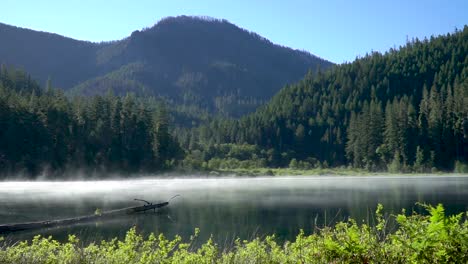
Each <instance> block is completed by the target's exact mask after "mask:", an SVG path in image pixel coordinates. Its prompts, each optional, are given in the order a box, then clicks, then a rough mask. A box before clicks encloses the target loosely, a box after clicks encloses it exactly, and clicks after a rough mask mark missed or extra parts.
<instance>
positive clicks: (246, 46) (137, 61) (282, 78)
mask: <svg viewBox="0 0 468 264" xmlns="http://www.w3.org/2000/svg"><path fill="white" fill-rule="evenodd" d="M0 39H2V44H1V45H0V62H1V63H4V64H7V65H14V66H15V67H21V68H23V69H24V70H26V71H28V72H29V73H30V74H31V75H32V77H33V78H35V79H38V80H39V81H42V82H45V81H46V80H47V79H48V78H50V79H52V82H53V84H54V86H57V87H60V88H62V89H64V90H67V91H68V92H69V93H70V94H78V95H86V96H89V95H96V94H105V93H107V92H108V91H109V90H111V91H113V93H114V94H116V95H124V94H126V93H128V92H132V93H135V94H136V95H138V96H145V97H147V96H162V97H166V98H168V99H171V100H173V101H174V102H177V103H184V104H195V105H198V106H201V107H203V108H206V109H209V110H212V111H218V112H221V113H225V114H228V115H234V116H238V115H241V114H243V113H245V112H248V111H252V110H253V109H255V108H256V107H257V106H258V105H260V104H262V103H263V102H265V101H266V100H268V99H269V98H271V97H272V96H273V95H274V94H275V93H276V92H278V91H279V90H280V88H281V87H283V86H284V85H286V84H288V83H292V82H295V81H297V80H299V79H300V78H301V77H302V76H304V75H305V74H306V73H307V72H308V71H309V70H314V71H315V70H316V69H317V68H321V69H326V68H329V67H330V66H332V63H330V62H328V61H326V60H323V59H320V58H318V57H316V56H314V55H311V54H310V53H307V52H304V51H298V50H293V49H290V48H286V47H282V46H279V45H275V44H273V43H271V42H270V41H268V40H267V39H265V38H263V37H261V36H259V35H257V34H255V33H252V32H249V31H247V30H244V29H241V28H239V27H237V26H235V25H233V24H231V23H229V22H228V21H226V20H218V19H212V18H205V17H188V16H180V17H169V18H165V19H163V20H161V21H159V22H158V23H157V24H156V25H154V26H153V27H151V28H147V29H143V30H141V31H138V30H137V31H134V32H133V33H132V34H131V36H129V37H127V38H125V39H122V40H119V41H113V42H104V43H91V42H85V41H77V40H73V39H70V38H66V37H62V36H59V35H56V34H50V33H44V32H37V31H32V30H27V29H21V28H16V27H12V26H8V25H5V24H0Z"/></svg>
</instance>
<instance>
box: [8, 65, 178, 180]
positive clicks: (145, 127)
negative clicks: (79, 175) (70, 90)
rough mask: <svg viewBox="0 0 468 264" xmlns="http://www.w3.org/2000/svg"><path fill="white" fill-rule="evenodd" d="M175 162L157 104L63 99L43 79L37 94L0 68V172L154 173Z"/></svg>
mask: <svg viewBox="0 0 468 264" xmlns="http://www.w3.org/2000/svg"><path fill="white" fill-rule="evenodd" d="M180 157H183V151H182V150H181V149H180V147H179V146H178V144H177V142H176V141H175V140H174V139H173V137H172V136H171V135H170V134H169V121H168V114H167V112H166V110H165V107H164V106H163V105H161V106H158V107H155V106H152V107H151V109H150V108H149V107H147V106H145V105H144V104H143V103H141V102H139V101H138V100H137V99H136V98H135V97H134V96H132V95H127V96H125V97H116V96H112V95H107V96H95V97H93V98H83V97H75V98H72V99H69V98H67V97H66V96H65V95H64V93H63V92H62V91H61V90H56V89H52V88H51V87H50V82H48V87H46V89H41V88H40V87H39V85H38V84H37V83H36V82H35V81H32V80H31V78H30V77H29V75H27V74H25V73H24V72H22V71H19V70H15V69H8V68H7V67H5V66H2V67H1V69H0V168H1V170H0V175H4V176H8V175H17V174H20V175H25V176H28V175H37V174H39V173H42V172H45V173H46V174H48V175H59V176H60V175H61V173H64V172H67V171H71V170H73V171H74V170H84V171H87V172H120V173H122V172H123V173H125V172H145V171H157V170H161V169H164V168H166V167H168V166H170V164H171V160H174V159H177V158H180Z"/></svg>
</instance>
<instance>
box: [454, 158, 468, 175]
mask: <svg viewBox="0 0 468 264" xmlns="http://www.w3.org/2000/svg"><path fill="white" fill-rule="evenodd" d="M454 172H456V173H468V164H467V163H463V162H461V161H458V160H457V161H455V169H454Z"/></svg>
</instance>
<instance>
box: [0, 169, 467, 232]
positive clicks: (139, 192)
mask: <svg viewBox="0 0 468 264" xmlns="http://www.w3.org/2000/svg"><path fill="white" fill-rule="evenodd" d="M176 194H180V195H181V197H179V198H176V199H174V200H172V201H171V203H170V205H169V207H168V208H166V209H163V210H162V214H147V215H138V216H134V217H127V218H122V219H116V221H117V222H115V223H105V224H101V225H99V226H96V225H95V224H90V225H86V226H84V227H83V226H81V227H80V226H79V227H72V228H61V229H53V230H45V231H41V232H42V233H43V234H53V235H59V236H60V235H61V234H65V233H67V232H75V233H76V232H78V233H83V232H84V231H83V229H86V230H88V233H89V232H93V233H94V232H97V233H99V234H101V235H102V237H104V238H107V237H113V236H115V235H117V236H119V235H121V234H122V232H124V231H126V230H128V228H129V227H131V226H132V225H137V227H139V229H140V230H141V231H142V232H146V233H149V232H164V233H166V234H169V235H171V234H182V235H185V236H188V235H189V234H191V233H192V232H193V230H194V228H195V227H200V228H201V230H202V232H204V233H203V234H204V235H205V236H206V237H208V236H209V234H216V235H217V236H218V237H219V238H220V239H223V237H226V236H241V237H244V238H248V237H249V236H252V234H253V233H257V234H267V233H278V234H279V236H283V237H284V238H288V239H291V238H293V237H294V236H295V235H296V234H297V231H298V230H299V229H300V228H303V229H305V230H306V231H307V230H309V231H311V230H312V229H313V226H314V225H317V224H320V223H322V224H328V223H329V222H330V221H332V220H333V221H335V220H341V218H344V217H347V216H351V217H353V218H357V219H358V220H369V213H370V212H373V211H374V210H375V207H376V205H377V203H382V204H383V205H384V207H386V209H387V210H390V211H393V212H399V211H400V209H401V208H407V209H410V210H411V209H412V208H415V202H426V203H431V204H436V203H444V205H445V206H446V208H447V211H448V212H460V211H466V210H467V209H468V208H467V205H468V176H467V175H455V176H441V175H436V176H370V177H351V176H346V177H338V176H314V177H296V176H294V177H258V178H205V179H200V178H198V179H196V178H190V179H189V178H174V179H138V180H111V181H67V182H0V224H3V223H11V222H25V221H37V220H46V219H57V218H63V217H73V216H81V215H87V214H92V213H93V212H94V210H95V209H96V208H100V209H102V210H110V209H115V208H122V207H127V206H136V205H140V204H141V203H140V202H137V201H134V200H133V199H134V198H140V199H145V200H148V201H151V202H161V201H167V200H168V199H169V198H170V197H172V196H174V195H176ZM327 216H328V219H327ZM336 216H338V218H340V219H330V218H337V217H336ZM89 230H91V231H89ZM31 235H32V234H31Z"/></svg>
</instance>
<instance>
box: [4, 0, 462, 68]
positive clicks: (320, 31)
mask: <svg viewBox="0 0 468 264" xmlns="http://www.w3.org/2000/svg"><path fill="white" fill-rule="evenodd" d="M178 15H196V16H210V17H214V18H224V19H227V20H228V21H230V22H231V23H233V24H236V25H237V26H239V27H242V28H245V29H247V30H249V31H253V32H256V33H258V34H259V35H261V36H263V37H265V38H267V39H269V40H271V41H272V42H273V43H276V44H280V45H283V46H288V47H291V48H295V49H301V50H306V51H309V52H310V53H312V54H314V55H317V56H319V57H322V58H324V59H327V60H329V61H332V62H334V63H343V62H351V61H353V60H354V59H355V58H356V57H359V56H364V55H365V54H366V53H370V52H372V51H380V52H385V51H386V50H388V49H390V48H392V47H396V48H398V47H399V46H401V45H404V44H405V43H406V42H407V40H408V39H409V40H411V39H412V38H416V37H417V38H420V39H422V38H424V37H430V36H431V35H440V34H446V33H448V32H453V31H454V30H455V28H458V29H463V26H464V25H466V24H468V1H467V0H392V1H379V0H355V1H352V0H349V1H346V0H323V1H315V0H217V1H216V0H185V1H183V0H165V1H163V0H134V1H132V0H67V1H66V0H2V1H1V3H0V22H1V23H5V24H10V25H14V26H19V27H24V28H30V29H34V30H40V31H46V32H52V33H57V34H60V35H63V36H67V37H71V38H74V39H79V40H88V41H93V42H100V41H109V40H118V39H122V38H125V37H127V36H129V35H130V34H131V32H133V31H135V30H140V29H142V28H146V27H151V26H153V25H154V24H156V23H157V22H158V21H159V20H160V19H162V18H164V17H167V16H178ZM0 45H1V40H0Z"/></svg>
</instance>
